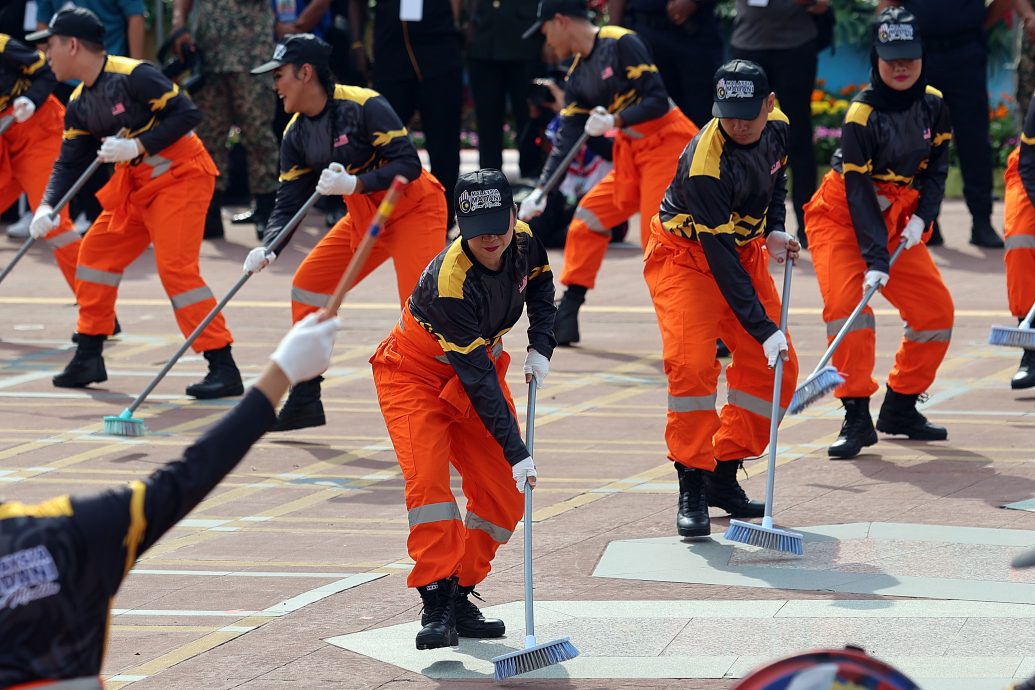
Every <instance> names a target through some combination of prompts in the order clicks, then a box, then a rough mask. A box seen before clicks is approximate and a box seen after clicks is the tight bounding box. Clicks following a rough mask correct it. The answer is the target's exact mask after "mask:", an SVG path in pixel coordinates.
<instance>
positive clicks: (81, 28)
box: [25, 7, 104, 45]
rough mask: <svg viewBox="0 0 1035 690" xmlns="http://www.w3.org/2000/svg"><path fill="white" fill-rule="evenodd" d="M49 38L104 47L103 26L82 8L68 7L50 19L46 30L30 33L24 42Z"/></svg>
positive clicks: (95, 17)
mask: <svg viewBox="0 0 1035 690" xmlns="http://www.w3.org/2000/svg"><path fill="white" fill-rule="evenodd" d="M51 36H69V37H70V38H81V39H83V40H85V41H92V42H93V43H100V44H101V45H104V24H101V20H100V19H98V18H97V15H96V14H94V13H93V12H91V11H90V10H88V9H85V8H83V7H69V8H68V9H67V10H61V11H60V12H58V13H57V14H55V15H54V16H53V17H51V18H50V24H49V25H48V26H47V28H46V29H43V30H42V31H37V32H35V33H31V34H29V35H27V36H26V37H25V40H26V41H29V42H31V43H37V42H39V41H44V40H46V39H48V38H50V37H51Z"/></svg>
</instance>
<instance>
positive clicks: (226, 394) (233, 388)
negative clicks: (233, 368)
mask: <svg viewBox="0 0 1035 690" xmlns="http://www.w3.org/2000/svg"><path fill="white" fill-rule="evenodd" d="M192 388H194V387H193V386H187V389H186V391H184V392H185V393H186V394H187V395H189V396H190V397H192V398H194V399H195V400H215V399H217V398H232V397H234V396H236V395H244V383H241V382H239V383H237V384H236V385H226V386H223V387H221V388H210V389H203V388H201V389H199V388H194V391H193V392H191V389H192Z"/></svg>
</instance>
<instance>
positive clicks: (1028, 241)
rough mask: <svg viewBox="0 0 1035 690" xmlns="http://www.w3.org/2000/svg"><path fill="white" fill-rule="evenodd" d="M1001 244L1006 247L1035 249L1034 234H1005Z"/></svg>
mask: <svg viewBox="0 0 1035 690" xmlns="http://www.w3.org/2000/svg"><path fill="white" fill-rule="evenodd" d="M1003 244H1005V245H1006V248H1007V249H1035V235H1007V236H1006V237H1004V238H1003Z"/></svg>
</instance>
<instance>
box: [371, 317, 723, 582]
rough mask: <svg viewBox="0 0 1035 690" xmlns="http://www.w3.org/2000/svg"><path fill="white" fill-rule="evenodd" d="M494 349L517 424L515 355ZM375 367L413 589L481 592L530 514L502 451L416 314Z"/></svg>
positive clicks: (380, 352) (395, 333) (380, 351)
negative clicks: (445, 586)
mask: <svg viewBox="0 0 1035 690" xmlns="http://www.w3.org/2000/svg"><path fill="white" fill-rule="evenodd" d="M713 348H714V343H713ZM487 349H488V350H489V356H490V357H491V358H493V359H494V361H495V362H496V375H497V377H498V378H499V382H500V387H501V388H502V389H503V395H504V396H505V397H506V399H507V404H508V405H509V406H510V411H511V413H512V414H513V413H514V401H513V399H512V398H511V395H510V389H509V388H508V387H507V383H506V381H505V380H504V379H505V377H506V374H507V367H508V366H509V364H510V355H509V354H507V353H506V352H504V351H503V343H502V341H497V342H496V343H495V347H494V348H487ZM370 363H371V364H372V365H373V369H374V385H375V386H376V387H377V397H378V400H379V402H380V403H381V412H382V414H384V418H385V424H386V425H387V426H388V433H389V435H390V436H391V437H392V445H394V446H395V454H396V457H397V458H398V459H399V466H400V467H401V468H402V473H403V478H404V479H405V481H406V509H407V511H408V516H409V522H410V538H409V539H408V540H407V542H406V545H407V549H408V550H409V554H410V558H412V559H413V560H414V562H415V563H416V565H414V566H413V570H412V571H411V572H410V575H409V577H408V578H407V580H406V582H407V584H408V585H409V586H410V587H420V586H423V585H426V584H429V583H432V582H435V581H436V580H441V579H442V578H446V577H450V576H452V575H459V577H460V584H461V585H462V586H465V587H467V586H472V585H476V584H478V583H479V582H481V581H482V580H484V579H485V576H486V575H488V574H489V571H490V570H491V569H492V559H493V557H494V556H495V555H496V549H498V548H499V547H500V544H505V543H506V542H507V541H508V540H509V539H510V537H511V535H512V534H513V532H514V527H515V526H517V523H518V520H520V519H521V514H522V511H523V509H524V499H523V497H522V495H521V494H520V493H519V492H518V491H517V489H516V488H515V487H514V479H513V478H512V476H511V469H510V464H509V463H508V462H507V460H506V458H504V457H503V449H502V448H500V445H499V443H498V442H497V441H496V439H495V438H494V437H493V436H492V434H490V433H489V431H488V430H487V429H486V428H485V424H484V423H483V422H482V420H481V418H480V417H478V414H477V413H476V412H475V411H474V409H473V408H472V406H471V401H470V398H468V397H467V392H466V391H465V390H464V388H463V386H462V385H461V383H460V379H459V378H457V376H456V372H455V371H454V369H453V367H452V366H450V365H449V364H448V363H446V362H445V356H444V355H443V354H442V348H441V347H439V345H438V342H437V341H436V340H435V338H434V337H433V336H432V335H431V334H430V333H428V332H427V331H425V330H424V329H423V328H421V326H420V325H419V324H418V323H417V322H416V321H414V319H413V316H411V314H410V311H409V309H408V308H407V309H404V310H403V315H402V319H401V320H400V322H399V324H398V325H397V326H396V327H395V328H394V329H393V330H392V333H391V335H389V336H388V337H387V338H385V340H384V341H382V343H381V345H380V346H379V347H378V348H377V352H376V353H374V356H373V357H371V358H370ZM450 463H452V465H453V467H455V468H456V470H457V472H459V473H460V477H461V488H462V490H463V492H464V496H465V497H466V498H467V517H466V519H465V520H464V521H463V522H461V521H460V510H459V508H457V505H456V501H455V500H454V499H453V492H452V490H451V489H450V488H449V465H450Z"/></svg>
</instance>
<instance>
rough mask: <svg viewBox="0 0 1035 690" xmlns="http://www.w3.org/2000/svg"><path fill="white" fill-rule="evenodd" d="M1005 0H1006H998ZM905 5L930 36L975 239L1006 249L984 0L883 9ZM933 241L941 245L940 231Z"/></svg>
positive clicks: (900, 0) (885, 2)
mask: <svg viewBox="0 0 1035 690" xmlns="http://www.w3.org/2000/svg"><path fill="white" fill-rule="evenodd" d="M998 1H1000V2H1001V0H998ZM889 6H901V7H904V8H906V9H907V10H909V12H910V13H911V14H912V15H913V16H915V17H916V21H917V25H918V26H919V27H920V35H921V36H923V40H924V70H925V73H926V77H927V83H928V84H930V85H931V86H933V87H934V88H936V89H938V90H939V91H940V92H941V94H942V97H943V98H944V99H945V104H946V105H947V106H949V115H950V116H951V118H952V132H953V138H954V139H955V141H956V151H957V152H958V153H959V157H960V171H961V172H962V173H963V197H964V198H965V199H966V201H967V209H968V210H969V211H970V216H971V219H972V223H971V228H970V243H971V244H973V245H976V246H978V247H988V248H991V249H1001V248H1002V247H1003V240H1002V238H1001V237H999V235H998V233H996V231H995V228H993V227H992V220H991V219H992V143H991V141H990V139H989V135H988V128H989V122H988V85H987V79H988V43H987V41H986V38H985V28H984V27H985V19H986V17H987V16H989V14H988V13H989V11H990V10H988V9H986V7H985V2H984V0H881V1H880V4H879V6H878V9H879V10H882V9H884V8H885V7H889ZM932 239H933V240H934V241H933V242H931V244H940V243H941V242H940V236H938V237H934V238H932Z"/></svg>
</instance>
